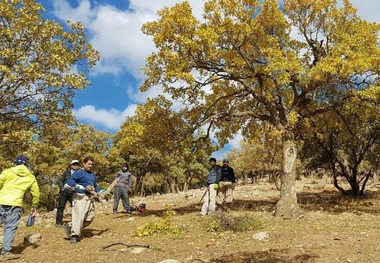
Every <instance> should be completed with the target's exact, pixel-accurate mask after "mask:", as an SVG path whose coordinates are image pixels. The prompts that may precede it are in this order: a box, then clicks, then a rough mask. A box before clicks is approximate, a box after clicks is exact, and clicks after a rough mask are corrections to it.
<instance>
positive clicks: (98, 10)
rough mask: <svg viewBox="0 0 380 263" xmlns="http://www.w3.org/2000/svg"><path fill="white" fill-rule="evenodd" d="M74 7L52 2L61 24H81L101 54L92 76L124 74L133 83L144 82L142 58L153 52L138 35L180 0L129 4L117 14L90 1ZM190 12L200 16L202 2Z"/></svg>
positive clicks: (136, 0) (196, 0)
mask: <svg viewBox="0 0 380 263" xmlns="http://www.w3.org/2000/svg"><path fill="white" fill-rule="evenodd" d="M78 2H79V5H78V6H77V7H72V6H71V5H70V3H69V2H68V0H56V1H55V2H54V9H55V10H54V14H55V15H56V16H57V17H58V18H60V19H62V20H70V21H73V22H74V21H80V22H82V24H83V25H84V26H85V28H86V29H87V30H89V32H90V33H91V37H90V42H91V44H92V45H93V46H94V47H95V48H96V49H97V50H98V51H99V52H100V54H101V61H100V63H98V65H97V66H96V67H95V69H94V73H95V74H102V73H112V74H115V75H117V74H120V73H121V72H123V71H125V70H127V71H128V72H129V73H131V74H132V75H133V76H134V77H135V78H136V79H138V80H142V79H143V78H144V76H143V74H142V72H141V71H140V69H141V68H142V67H143V66H144V65H145V58H146V57H147V56H148V55H149V54H150V53H151V52H153V51H154V49H155V47H154V43H153V41H152V39H151V38H150V37H148V36H146V35H144V34H143V33H142V32H141V27H142V25H143V24H144V23H146V22H147V21H152V20H154V19H156V18H157V11H158V10H159V9H162V8H163V7H164V6H173V5H174V4H176V3H179V2H182V1H179V0H176V1H174V0H171V1H165V4H162V2H160V1H157V0H144V1H141V0H132V1H131V2H130V8H131V9H130V10H118V9H117V8H115V7H114V6H111V5H107V4H100V3H97V4H96V5H92V6H91V3H90V1H89V0H79V1H78ZM189 2H190V3H191V5H192V6H193V8H194V9H193V10H194V11H193V12H194V14H196V15H197V16H201V14H202V9H203V1H199V0H191V1H189Z"/></svg>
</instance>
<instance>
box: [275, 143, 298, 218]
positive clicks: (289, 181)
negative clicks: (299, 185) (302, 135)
mask: <svg viewBox="0 0 380 263" xmlns="http://www.w3.org/2000/svg"><path fill="white" fill-rule="evenodd" d="M296 157H297V148H296V144H295V142H294V140H286V141H284V143H283V172H282V175H281V189H280V199H279V200H278V202H277V204H276V210H275V216H276V217H281V218H285V219H292V218H298V217H300V216H301V215H302V214H303V212H302V210H301V208H300V207H299V205H298V203H297V193H296V183H295V178H296Z"/></svg>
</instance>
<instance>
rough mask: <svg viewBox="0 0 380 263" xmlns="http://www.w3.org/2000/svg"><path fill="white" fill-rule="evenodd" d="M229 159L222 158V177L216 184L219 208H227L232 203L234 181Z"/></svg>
mask: <svg viewBox="0 0 380 263" xmlns="http://www.w3.org/2000/svg"><path fill="white" fill-rule="evenodd" d="M229 163H230V162H229V160H228V159H223V166H222V168H221V169H222V177H221V179H220V182H219V186H218V194H217V199H216V203H217V204H218V205H220V206H221V208H222V209H223V208H225V209H229V208H230V206H231V203H232V190H233V189H232V188H233V184H234V183H235V181H236V178H235V173H234V169H232V167H231V166H229Z"/></svg>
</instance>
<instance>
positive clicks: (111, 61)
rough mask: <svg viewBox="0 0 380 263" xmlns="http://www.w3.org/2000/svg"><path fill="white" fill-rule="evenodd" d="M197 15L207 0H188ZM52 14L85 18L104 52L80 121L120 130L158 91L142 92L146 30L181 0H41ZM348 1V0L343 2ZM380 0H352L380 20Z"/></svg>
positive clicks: (78, 110) (77, 101)
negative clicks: (165, 10)
mask: <svg viewBox="0 0 380 263" xmlns="http://www.w3.org/2000/svg"><path fill="white" fill-rule="evenodd" d="M187 1H188V2H189V3H190V4H191V6H192V7H193V13H194V14H195V15H196V16H197V17H199V18H200V17H201V15H202V13H203V3H204V1H203V0H187ZM36 2H39V3H41V4H42V5H43V6H44V8H45V10H46V12H45V14H44V17H46V18H49V19H54V20H57V21H60V22H64V21H67V20H70V21H72V22H77V21H79V22H81V23H82V24H83V25H84V27H85V28H86V30H87V37H88V39H89V42H90V43H91V44H92V45H93V46H94V47H95V49H97V50H98V51H99V52H100V56H101V60H100V61H99V62H98V64H97V65H96V67H95V68H94V69H93V70H92V71H91V74H90V80H91V83H92V85H91V86H90V87H87V88H86V89H84V90H79V91H77V92H76V95H75V98H74V101H73V102H74V115H75V116H76V117H77V119H78V121H79V123H84V124H88V125H94V126H95V128H97V129H99V130H103V131H107V132H111V133H115V132H117V131H118V130H119V128H120V125H121V124H122V123H123V122H124V120H125V118H126V117H127V116H133V115H134V112H135V109H136V106H137V105H138V104H141V103H144V102H145V99H146V98H148V97H154V96H155V95H157V92H158V91H157V90H150V91H148V92H144V93H142V92H140V91H139V86H140V85H141V83H142V82H143V80H144V75H143V74H142V72H141V71H140V69H141V68H142V67H143V66H144V65H145V58H146V57H147V56H148V55H149V54H150V53H152V52H154V51H155V46H154V44H153V41H152V39H151V37H148V36H146V35H144V34H143V33H142V32H141V27H142V25H143V24H144V23H146V22H148V21H153V20H155V19H157V11H158V10H159V9H162V8H164V7H165V6H167V7H170V6H173V5H175V4H176V3H179V2H182V1H180V0H162V1H160V0H36ZM338 2H342V0H338ZM379 2H380V0H351V3H352V4H353V6H354V7H356V8H357V9H358V14H359V15H360V16H361V17H362V18H363V19H366V20H368V21H372V22H380V16H379V15H378V14H379V13H380V5H379ZM241 139H242V136H241V135H239V134H238V135H236V136H235V138H234V139H233V140H231V141H230V143H229V144H228V145H227V146H226V147H225V148H224V149H223V150H221V151H218V152H216V153H214V154H213V156H214V157H215V158H217V159H222V158H223V154H224V153H225V151H227V150H230V149H231V148H237V149H239V147H240V145H239V142H240V140H241Z"/></svg>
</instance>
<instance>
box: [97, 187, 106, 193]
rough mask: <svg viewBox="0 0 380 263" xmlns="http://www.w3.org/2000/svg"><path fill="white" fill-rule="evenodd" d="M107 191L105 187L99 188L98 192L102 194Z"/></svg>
mask: <svg viewBox="0 0 380 263" xmlns="http://www.w3.org/2000/svg"><path fill="white" fill-rule="evenodd" d="M106 191H107V188H103V189H100V191H99V194H104V193H105V192H106Z"/></svg>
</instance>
